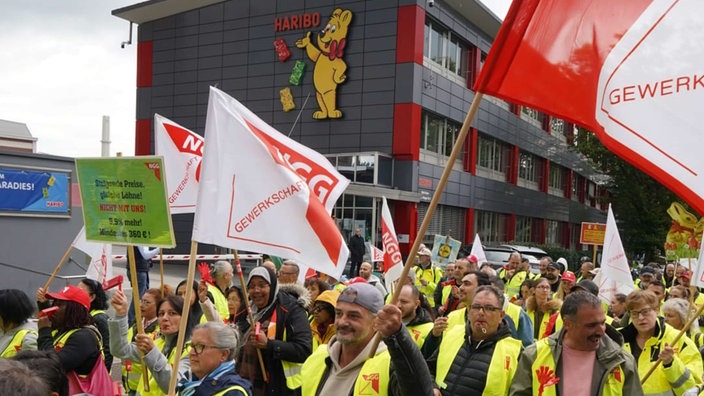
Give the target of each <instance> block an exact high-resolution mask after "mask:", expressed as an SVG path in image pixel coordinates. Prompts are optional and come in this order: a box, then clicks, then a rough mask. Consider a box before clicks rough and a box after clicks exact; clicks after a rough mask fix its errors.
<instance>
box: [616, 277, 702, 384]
mask: <svg viewBox="0 0 704 396" xmlns="http://www.w3.org/2000/svg"><path fill="white" fill-rule="evenodd" d="M626 308H627V309H628V311H629V312H630V314H631V315H630V316H631V323H630V324H629V325H628V326H626V327H624V328H622V329H621V330H619V331H620V332H621V334H622V335H623V339H624V344H623V348H624V349H625V350H626V351H627V352H629V353H631V354H632V355H633V356H634V357H635V359H636V362H637V364H638V373H639V374H640V375H641V377H642V376H644V375H645V373H647V372H648V371H649V370H650V368H651V367H652V366H653V364H654V363H655V361H656V360H658V359H660V360H661V363H662V364H660V365H658V367H657V368H656V369H655V371H654V372H653V373H652V375H651V376H650V377H649V378H648V379H647V381H645V383H644V384H643V391H644V392H645V394H646V395H650V394H659V395H661V394H671V393H673V394H675V395H678V396H679V395H682V394H683V393H684V392H686V391H687V390H688V389H691V388H693V387H695V386H699V385H701V384H702V372H703V371H704V368H702V358H701V356H700V354H699V350H698V349H697V347H696V345H694V341H692V340H690V339H689V337H682V338H680V339H679V340H678V341H677V343H675V342H674V340H675V338H676V337H677V334H678V333H679V332H678V331H677V330H675V329H674V328H673V327H672V326H670V325H668V324H667V323H665V320H664V319H663V318H662V317H659V316H658V310H659V309H660V307H659V305H658V300H657V297H656V296H655V295H654V294H653V293H652V292H650V291H647V290H636V291H633V292H631V293H630V294H629V295H628V297H627V298H626Z"/></svg>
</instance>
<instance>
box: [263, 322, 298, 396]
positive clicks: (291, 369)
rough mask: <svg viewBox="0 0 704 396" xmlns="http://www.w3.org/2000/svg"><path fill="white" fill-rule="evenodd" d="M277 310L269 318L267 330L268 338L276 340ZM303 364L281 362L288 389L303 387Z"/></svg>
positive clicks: (283, 339) (284, 338)
mask: <svg viewBox="0 0 704 396" xmlns="http://www.w3.org/2000/svg"><path fill="white" fill-rule="evenodd" d="M276 317H277V314H276V309H274V313H273V314H272V315H271V317H270V318H269V327H268V328H267V330H266V332H267V337H268V338H276ZM286 338H287V337H286V328H285V327H284V333H283V337H282V341H284V342H285V341H286ZM302 365H303V363H294V362H289V361H286V360H281V368H282V369H283V371H284V376H285V377H286V387H287V388H289V389H298V388H300V387H301V366H302Z"/></svg>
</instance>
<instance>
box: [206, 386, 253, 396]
mask: <svg viewBox="0 0 704 396" xmlns="http://www.w3.org/2000/svg"><path fill="white" fill-rule="evenodd" d="M229 391H240V392H242V394H243V395H247V394H248V393H247V391H246V390H245V389H244V388H243V387H241V386H240V385H232V386H231V387H229V388H227V389H223V390H221V391H220V392H218V393H213V396H222V395H224V394H225V393H227V392H229Z"/></svg>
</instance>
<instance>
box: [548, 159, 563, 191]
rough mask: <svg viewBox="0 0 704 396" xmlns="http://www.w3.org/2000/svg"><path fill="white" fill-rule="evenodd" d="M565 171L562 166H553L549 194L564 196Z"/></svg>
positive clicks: (549, 180)
mask: <svg viewBox="0 0 704 396" xmlns="http://www.w3.org/2000/svg"><path fill="white" fill-rule="evenodd" d="M564 169H565V168H563V167H561V166H560V165H557V164H551V166H550V178H549V179H548V193H550V194H552V195H558V196H564V184H563V183H564V180H563V178H564V173H565V172H564Z"/></svg>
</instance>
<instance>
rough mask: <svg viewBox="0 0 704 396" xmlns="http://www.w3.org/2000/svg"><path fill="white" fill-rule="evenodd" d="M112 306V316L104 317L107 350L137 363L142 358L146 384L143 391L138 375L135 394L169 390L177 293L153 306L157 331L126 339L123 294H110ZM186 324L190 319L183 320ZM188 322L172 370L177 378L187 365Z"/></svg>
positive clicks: (178, 318)
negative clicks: (106, 329)
mask: <svg viewBox="0 0 704 396" xmlns="http://www.w3.org/2000/svg"><path fill="white" fill-rule="evenodd" d="M111 303H112V307H113V308H114V310H115V317H113V318H110V319H108V328H109V329H110V350H111V351H112V352H113V354H114V355H115V356H116V357H118V358H120V359H129V360H130V361H133V362H137V361H139V359H140V356H143V357H144V366H143V367H142V370H145V369H147V370H149V372H148V373H149V375H148V387H149V390H148V391H147V390H146V386H145V383H144V378H143V377H142V378H140V380H139V383H138V385H137V391H136V393H137V394H138V395H141V396H152V395H153V396H161V395H164V394H166V392H168V390H169V382H170V381H171V375H172V373H173V370H174V369H173V365H174V364H175V362H176V353H175V352H176V341H177V339H178V335H179V329H180V325H181V320H182V319H181V312H183V305H184V304H185V302H184V301H183V298H181V296H176V295H169V296H166V297H164V299H163V300H161V302H159V304H158V305H157V307H156V309H157V311H156V312H157V317H158V318H159V319H158V321H159V333H158V334H145V333H139V334H137V335H136V336H135V337H134V341H132V342H130V340H129V339H128V338H127V336H128V326H127V309H128V307H129V304H130V303H129V301H128V299H127V297H126V296H125V294H124V293H123V292H122V291H121V290H119V291H116V292H115V293H114V294H113V295H112V300H111ZM187 323H190V322H187ZM191 330H192V327H191V325H190V324H187V325H186V330H185V333H184V345H183V351H182V354H181V357H180V360H179V364H178V368H177V369H176V372H175V373H173V374H174V375H177V376H178V378H179V379H180V378H182V377H183V376H184V375H185V373H186V372H187V371H188V370H189V368H190V360H189V358H188V352H189V351H190V349H191V343H190V339H191Z"/></svg>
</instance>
